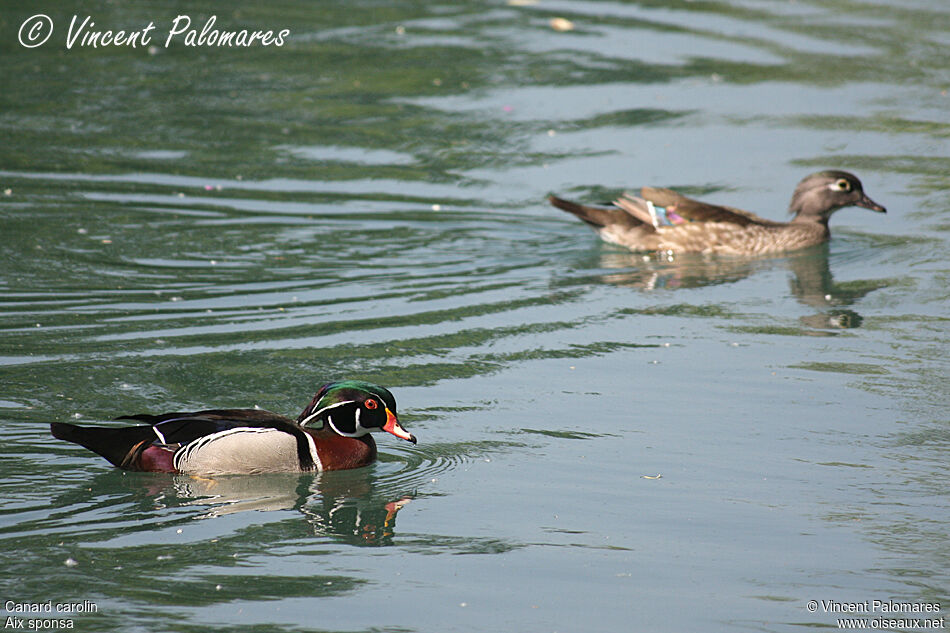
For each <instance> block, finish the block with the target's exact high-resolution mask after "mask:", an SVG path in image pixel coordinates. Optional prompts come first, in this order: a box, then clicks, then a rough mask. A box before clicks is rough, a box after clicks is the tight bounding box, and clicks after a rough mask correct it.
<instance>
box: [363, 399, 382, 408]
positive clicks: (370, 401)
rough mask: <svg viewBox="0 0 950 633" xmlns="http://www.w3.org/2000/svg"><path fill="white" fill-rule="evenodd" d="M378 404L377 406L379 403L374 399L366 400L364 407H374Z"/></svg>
mask: <svg viewBox="0 0 950 633" xmlns="http://www.w3.org/2000/svg"><path fill="white" fill-rule="evenodd" d="M378 406H379V405H378V404H377V403H376V401H375V400H367V401H366V408H367V409H375V408H376V407H378Z"/></svg>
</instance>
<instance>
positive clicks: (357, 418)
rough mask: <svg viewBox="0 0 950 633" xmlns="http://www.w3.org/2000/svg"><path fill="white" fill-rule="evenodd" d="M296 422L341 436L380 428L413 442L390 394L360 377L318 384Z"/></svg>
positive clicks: (356, 434)
mask: <svg viewBox="0 0 950 633" xmlns="http://www.w3.org/2000/svg"><path fill="white" fill-rule="evenodd" d="M297 423H298V424H299V425H300V426H303V427H307V428H311V429H321V428H323V427H324V426H326V427H329V428H330V429H331V430H332V431H333V432H335V433H336V434H337V435H342V436H343V437H362V436H363V435H366V434H367V433H369V432H371V431H377V430H380V429H381V430H383V431H386V432H387V433H392V434H393V435H395V436H396V437H398V438H402V439H404V440H407V441H409V442H412V443H413V444H415V443H416V438H415V437H414V436H413V435H412V433H409V432H408V431H406V430H405V429H404V428H402V426H401V425H400V424H399V419H398V418H397V417H396V399H395V398H393V394H391V393H389V390H387V389H384V388H383V387H380V386H379V385H374V384H372V383H369V382H363V381H361V380H341V381H339V382H330V383H327V384H325V385H323V386H322V387H320V391H318V392H317V395H315V396H314V397H313V400H312V401H311V402H310V405H309V406H307V408H306V409H304V410H303V413H301V414H300V417H298V418H297Z"/></svg>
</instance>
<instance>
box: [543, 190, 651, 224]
mask: <svg viewBox="0 0 950 633" xmlns="http://www.w3.org/2000/svg"><path fill="white" fill-rule="evenodd" d="M548 202H550V203H551V204H552V205H554V206H555V207H557V208H558V209H561V210H562V211H567V212H568V213H571V214H573V215H576V216H577V217H578V218H580V219H581V220H583V221H584V222H586V223H587V224H588V225H590V226H592V227H594V228H595V229H598V230H599V229H602V228H605V227H609V228H611V229H624V230H630V229H636V228H639V227H641V226H643V224H644V222H643V221H642V220H641V219H640V218H638V217H635V216H634V215H631V214H630V213H629V212H628V211H627V210H626V209H622V208H618V207H616V206H613V207H590V206H587V205H584V204H578V203H576V202H571V201H570V200H565V199H564V198H558V197H557V196H548Z"/></svg>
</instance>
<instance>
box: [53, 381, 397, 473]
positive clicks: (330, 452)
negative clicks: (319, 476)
mask: <svg viewBox="0 0 950 633" xmlns="http://www.w3.org/2000/svg"><path fill="white" fill-rule="evenodd" d="M118 419H120V420H138V421H140V422H145V423H146V424H144V425H140V426H127V427H119V428H115V427H95V426H85V427H84V426H76V425H75V424H67V423H64V422H53V423H52V424H50V431H52V433H53V437H56V438H58V439H61V440H67V441H69V442H75V443H76V444H80V445H82V446H85V447H86V448H88V449H89V450H91V451H93V452H95V453H98V454H99V455H101V456H103V457H105V458H106V459H107V460H109V461H110V462H112V464H113V465H115V466H118V467H119V468H124V469H125V470H138V471H149V472H162V473H184V474H189V475H206V476H207V475H226V474H252V473H276V472H305V471H315V470H316V471H323V470H343V469H347V468H359V467H361V466H366V465H368V464H371V463H373V462H374V461H375V460H376V442H374V441H373V438H372V437H371V436H370V435H369V433H370V431H377V430H380V429H381V430H383V431H387V432H389V433H392V434H393V435H395V436H396V437H398V438H402V439H404V440H407V441H409V442H412V443H413V444H415V443H416V438H415V437H413V435H412V434H411V433H409V432H408V431H406V430H405V429H404V428H402V426H401V425H400V424H399V420H398V419H397V418H396V400H395V399H394V398H393V395H392V394H391V393H390V392H389V391H388V390H386V389H384V388H382V387H379V386H377V385H374V384H371V383H368V382H362V381H358V380H344V381H340V382H331V383H328V384H326V385H323V387H321V388H320V391H318V392H317V395H315V396H314V397H313V400H312V401H311V402H310V404H309V405H308V406H307V408H306V409H304V410H303V413H301V414H300V416H299V417H298V418H297V421H296V422H295V421H293V420H291V419H289V418H285V417H284V416H282V415H277V414H276V413H271V412H269V411H262V410H259V409H214V410H210V411H198V412H195V413H162V414H159V415H149V414H141V415H130V416H123V417H121V418H118Z"/></svg>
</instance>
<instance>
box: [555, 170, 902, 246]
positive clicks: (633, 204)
mask: <svg viewBox="0 0 950 633" xmlns="http://www.w3.org/2000/svg"><path fill="white" fill-rule="evenodd" d="M548 200H549V201H550V202H551V204H553V205H554V206H556V207H557V208H559V209H562V210H564V211H567V212H569V213H573V214H574V215H576V216H577V217H579V218H580V219H581V220H583V221H584V222H586V223H587V224H589V225H590V226H592V227H593V228H594V230H595V231H597V233H598V234H599V235H600V237H601V238H602V239H603V240H604V241H607V242H610V243H612V244H618V245H620V246H625V247H627V248H629V249H630V250H634V251H672V252H675V253H710V254H722V255H767V254H770V253H778V252H781V251H790V250H794V249H798V248H805V247H807V246H814V245H816V244H820V243H822V242H824V241H826V240H827V239H828V238H829V237H830V235H831V232H830V231H829V230H828V219H829V218H830V217H831V214H832V213H834V212H835V211H837V210H838V209H841V208H842V207H850V206H858V207H864V208H865V209H870V210H872V211H878V212H880V213H885V212H886V210H885V209H884V207H882V206H881V205H879V204H878V203H876V202H874V201H873V200H871V199H870V198H869V197H868V196H867V195H866V194H865V193H864V189H863V187H862V186H861V181H860V180H858V179H857V177H856V176H855V175H854V174H850V173H848V172H846V171H822V172H818V173H817V174H812V175H810V176H807V177H806V178H805V179H804V180H802V181H801V182H800V183H798V186H797V187H796V188H795V193H794V194H792V202H791V204H790V205H789V209H788V210H789V213H791V214H793V215H794V216H795V217H794V218H792V221H791V222H774V221H772V220H767V219H765V218H761V217H759V216H757V215H755V214H754V213H750V212H748V211H742V210H741V209H734V208H732V207H723V206H718V205H714V204H708V203H705V202H700V201H699V200H693V199H691V198H687V197H686V196H683V195H680V194H678V193H676V192H675V191H672V190H670V189H658V188H654V187H644V188H643V189H641V190H640V195H639V196H635V195H633V194H631V193H628V192H625V193H624V194H623V195H622V196H621V197H620V198H619V199H618V200H616V201H615V202H614V206H613V207H590V206H586V205H581V204H577V203H575V202H570V201H569V200H564V199H562V198H558V197H556V196H549V197H548Z"/></svg>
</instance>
